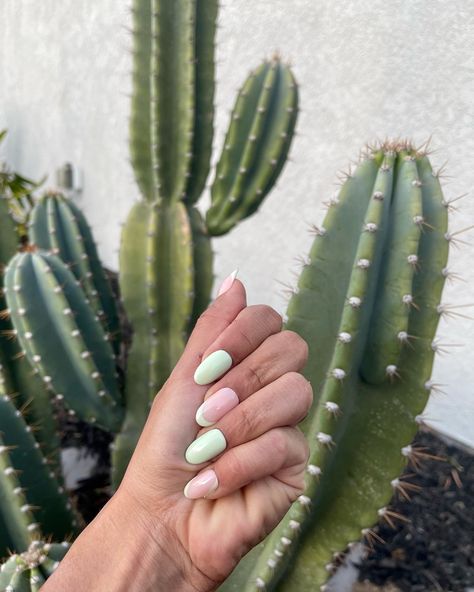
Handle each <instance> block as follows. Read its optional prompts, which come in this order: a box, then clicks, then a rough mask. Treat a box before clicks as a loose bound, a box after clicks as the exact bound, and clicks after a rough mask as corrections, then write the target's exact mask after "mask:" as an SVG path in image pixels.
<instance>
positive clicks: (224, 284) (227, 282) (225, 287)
mask: <svg viewBox="0 0 474 592" xmlns="http://www.w3.org/2000/svg"><path fill="white" fill-rule="evenodd" d="M238 271H239V270H238V269H234V271H233V272H232V273H231V274H230V275H228V276H227V277H226V278H225V280H224V281H223V282H222V284H221V287H220V288H219V292H217V296H222V294H225V292H227V290H230V288H231V287H232V284H233V283H234V280H235V278H236V276H237V273H238Z"/></svg>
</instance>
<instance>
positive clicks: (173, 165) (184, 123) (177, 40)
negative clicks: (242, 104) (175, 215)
mask: <svg viewBox="0 0 474 592" xmlns="http://www.w3.org/2000/svg"><path fill="white" fill-rule="evenodd" d="M138 3H139V4H142V3H143V0H138ZM194 19H195V2H193V1H192V0H177V1H173V2H170V0H152V30H151V35H152V43H151V70H150V82H151V144H152V147H151V148H152V166H153V173H154V186H155V188H156V190H157V195H158V196H159V198H160V199H162V200H164V201H166V202H168V203H171V202H176V201H177V200H179V199H181V198H182V197H183V196H184V194H185V188H186V179H187V172H188V169H189V165H190V161H191V147H192V131H193V121H194V57H195V56H194Z"/></svg>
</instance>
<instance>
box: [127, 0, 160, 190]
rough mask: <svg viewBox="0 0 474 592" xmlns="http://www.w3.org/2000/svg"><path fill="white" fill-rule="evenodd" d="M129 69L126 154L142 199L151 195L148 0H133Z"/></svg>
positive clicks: (150, 28)
mask: <svg viewBox="0 0 474 592" xmlns="http://www.w3.org/2000/svg"><path fill="white" fill-rule="evenodd" d="M132 19H133V26H132V28H133V73H132V80H133V84H132V97H131V115H130V155H131V161H132V167H133V171H134V173H135V179H136V181H137V184H138V187H139V188H140V191H141V193H142V195H143V196H144V197H145V199H147V200H149V201H152V200H153V199H154V197H156V196H155V189H154V175H153V161H152V147H151V146H152V143H151V131H150V130H151V108H150V105H151V84H150V78H151V57H150V56H151V47H152V2H151V0H133V4H132Z"/></svg>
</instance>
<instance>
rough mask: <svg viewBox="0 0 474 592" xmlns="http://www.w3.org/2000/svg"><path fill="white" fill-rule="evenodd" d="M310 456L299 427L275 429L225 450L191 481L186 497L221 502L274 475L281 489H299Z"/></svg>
mask: <svg viewBox="0 0 474 592" xmlns="http://www.w3.org/2000/svg"><path fill="white" fill-rule="evenodd" d="M308 454H309V451H308V444H307V442H306V439H305V437H304V436H303V434H302V432H301V431H300V430H299V429H298V428H295V427H279V428H274V429H272V430H269V431H268V432H266V433H265V434H263V435H262V436H260V437H258V438H256V439H255V440H250V441H249V442H246V443H245V444H241V445H239V446H236V447H234V448H231V449H229V450H228V451H226V452H225V453H224V454H223V455H222V456H221V457H219V458H218V459H217V460H216V461H215V462H214V463H213V464H211V465H210V466H208V467H207V468H205V469H203V470H202V471H201V472H200V473H198V474H197V475H196V477H194V478H193V479H191V481H189V483H188V484H187V485H186V487H185V489H184V495H185V496H186V497H187V498H189V499H198V498H203V497H206V498H208V499H218V498H221V497H224V496H226V495H229V494H231V493H233V492H235V491H237V490H239V489H241V488H242V487H245V486H246V485H249V484H250V483H252V482H254V481H258V480H259V479H263V478H264V477H269V476H272V475H273V476H274V477H275V479H276V480H278V482H279V485H280V489H282V490H283V489H288V488H290V489H295V490H300V489H302V488H303V481H304V470H305V465H306V462H307V459H308Z"/></svg>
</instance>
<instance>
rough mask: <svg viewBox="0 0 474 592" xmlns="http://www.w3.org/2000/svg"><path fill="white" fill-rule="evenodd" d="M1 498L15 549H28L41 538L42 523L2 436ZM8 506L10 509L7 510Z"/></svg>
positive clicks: (3, 515)
mask: <svg viewBox="0 0 474 592" xmlns="http://www.w3.org/2000/svg"><path fill="white" fill-rule="evenodd" d="M0 500H1V507H2V511H1V515H2V519H3V520H4V521H5V522H6V524H7V527H8V531H9V535H10V540H11V542H12V544H14V545H15V549H18V550H26V549H27V548H28V546H29V544H30V543H31V542H32V541H34V540H36V539H37V538H39V536H40V525H39V524H38V523H37V522H36V520H35V517H34V516H33V513H32V511H31V507H30V505H29V504H28V500H27V499H26V497H25V495H24V493H23V488H22V487H21V485H20V481H19V480H18V477H17V471H16V470H15V469H14V467H13V466H12V464H11V459H10V455H9V448H8V446H5V443H4V441H3V438H2V437H1V436H0ZM6 508H8V511H5V510H6Z"/></svg>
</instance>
